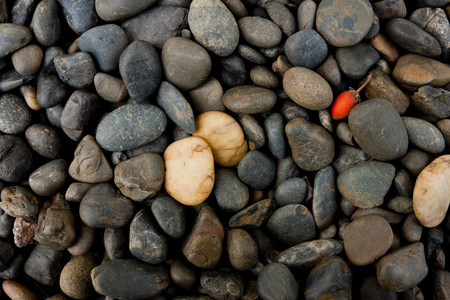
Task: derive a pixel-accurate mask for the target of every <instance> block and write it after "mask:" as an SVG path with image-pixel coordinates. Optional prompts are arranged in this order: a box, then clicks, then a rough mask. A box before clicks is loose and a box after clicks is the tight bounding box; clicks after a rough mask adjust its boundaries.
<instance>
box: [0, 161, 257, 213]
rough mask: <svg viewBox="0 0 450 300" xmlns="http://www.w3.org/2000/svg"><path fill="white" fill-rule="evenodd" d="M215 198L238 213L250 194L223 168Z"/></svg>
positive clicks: (237, 179)
mask: <svg viewBox="0 0 450 300" xmlns="http://www.w3.org/2000/svg"><path fill="white" fill-rule="evenodd" d="M214 196H215V197H216V201H217V204H218V205H219V207H220V208H221V209H222V210H223V211H227V212H236V211H238V210H241V209H243V208H244V207H245V206H246V205H247V203H248V200H249V198H250V193H249V191H248V187H247V186H246V185H245V184H244V183H243V182H242V181H241V180H239V177H238V176H237V174H236V172H235V171H234V170H232V169H230V168H221V169H219V170H217V171H216V181H215V183H214ZM0 205H1V203H0Z"/></svg>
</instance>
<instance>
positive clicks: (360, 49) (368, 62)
mask: <svg viewBox="0 0 450 300" xmlns="http://www.w3.org/2000/svg"><path fill="white" fill-rule="evenodd" d="M379 60H380V54H378V52H377V50H375V49H374V48H373V47H372V46H371V45H370V44H368V43H363V42H361V43H358V44H356V45H354V46H351V47H345V48H338V49H337V50H336V61H337V63H338V65H339V68H340V69H341V71H342V73H343V74H344V75H345V76H347V77H348V78H350V79H352V80H360V79H363V78H364V76H365V75H366V74H367V71H369V69H370V68H372V67H373V66H374V65H375V64H376V63H377V62H378V61H379Z"/></svg>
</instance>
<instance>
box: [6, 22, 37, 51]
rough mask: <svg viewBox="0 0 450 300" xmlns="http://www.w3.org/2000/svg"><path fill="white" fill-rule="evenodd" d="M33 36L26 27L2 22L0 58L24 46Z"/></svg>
mask: <svg viewBox="0 0 450 300" xmlns="http://www.w3.org/2000/svg"><path fill="white" fill-rule="evenodd" d="M32 37H33V34H32V33H31V30H30V29H29V28H28V27H25V26H22V25H17V24H10V23H3V24H0V45H1V46H0V58H3V57H5V56H6V55H8V54H10V53H12V52H14V51H16V50H18V49H20V48H22V47H24V46H25V45H27V44H28V43H29V42H30V41H31V39H32Z"/></svg>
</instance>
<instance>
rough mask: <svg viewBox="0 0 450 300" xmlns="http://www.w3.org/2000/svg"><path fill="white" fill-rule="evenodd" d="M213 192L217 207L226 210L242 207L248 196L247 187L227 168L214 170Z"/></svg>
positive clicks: (233, 210) (230, 210)
mask: <svg viewBox="0 0 450 300" xmlns="http://www.w3.org/2000/svg"><path fill="white" fill-rule="evenodd" d="M213 193H214V196H215V198H216V201H217V204H218V205H219V207H220V208H221V209H222V210H224V211H228V212H236V211H239V210H241V209H243V208H244V207H245V206H246V205H247V203H248V200H249V198H250V193H249V191H248V187H247V186H246V185H245V184H244V183H243V182H242V181H241V180H240V179H239V177H238V176H237V174H236V172H235V171H234V170H232V169H228V168H221V169H218V170H216V180H215V183H214V190H213Z"/></svg>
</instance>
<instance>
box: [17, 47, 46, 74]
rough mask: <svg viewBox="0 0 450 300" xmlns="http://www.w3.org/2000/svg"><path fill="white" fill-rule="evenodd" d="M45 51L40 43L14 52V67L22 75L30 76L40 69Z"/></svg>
mask: <svg viewBox="0 0 450 300" xmlns="http://www.w3.org/2000/svg"><path fill="white" fill-rule="evenodd" d="M43 58H44V53H43V52H42V49H41V47H39V46H38V45H28V46H26V47H24V48H22V49H20V50H17V51H16V52H14V54H13V55H12V56H11V60H12V63H13V66H14V69H15V70H16V71H17V73H19V74H20V75H22V76H30V75H33V74H35V73H37V72H38V71H39V68H40V67H41V62H42V59H43Z"/></svg>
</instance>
